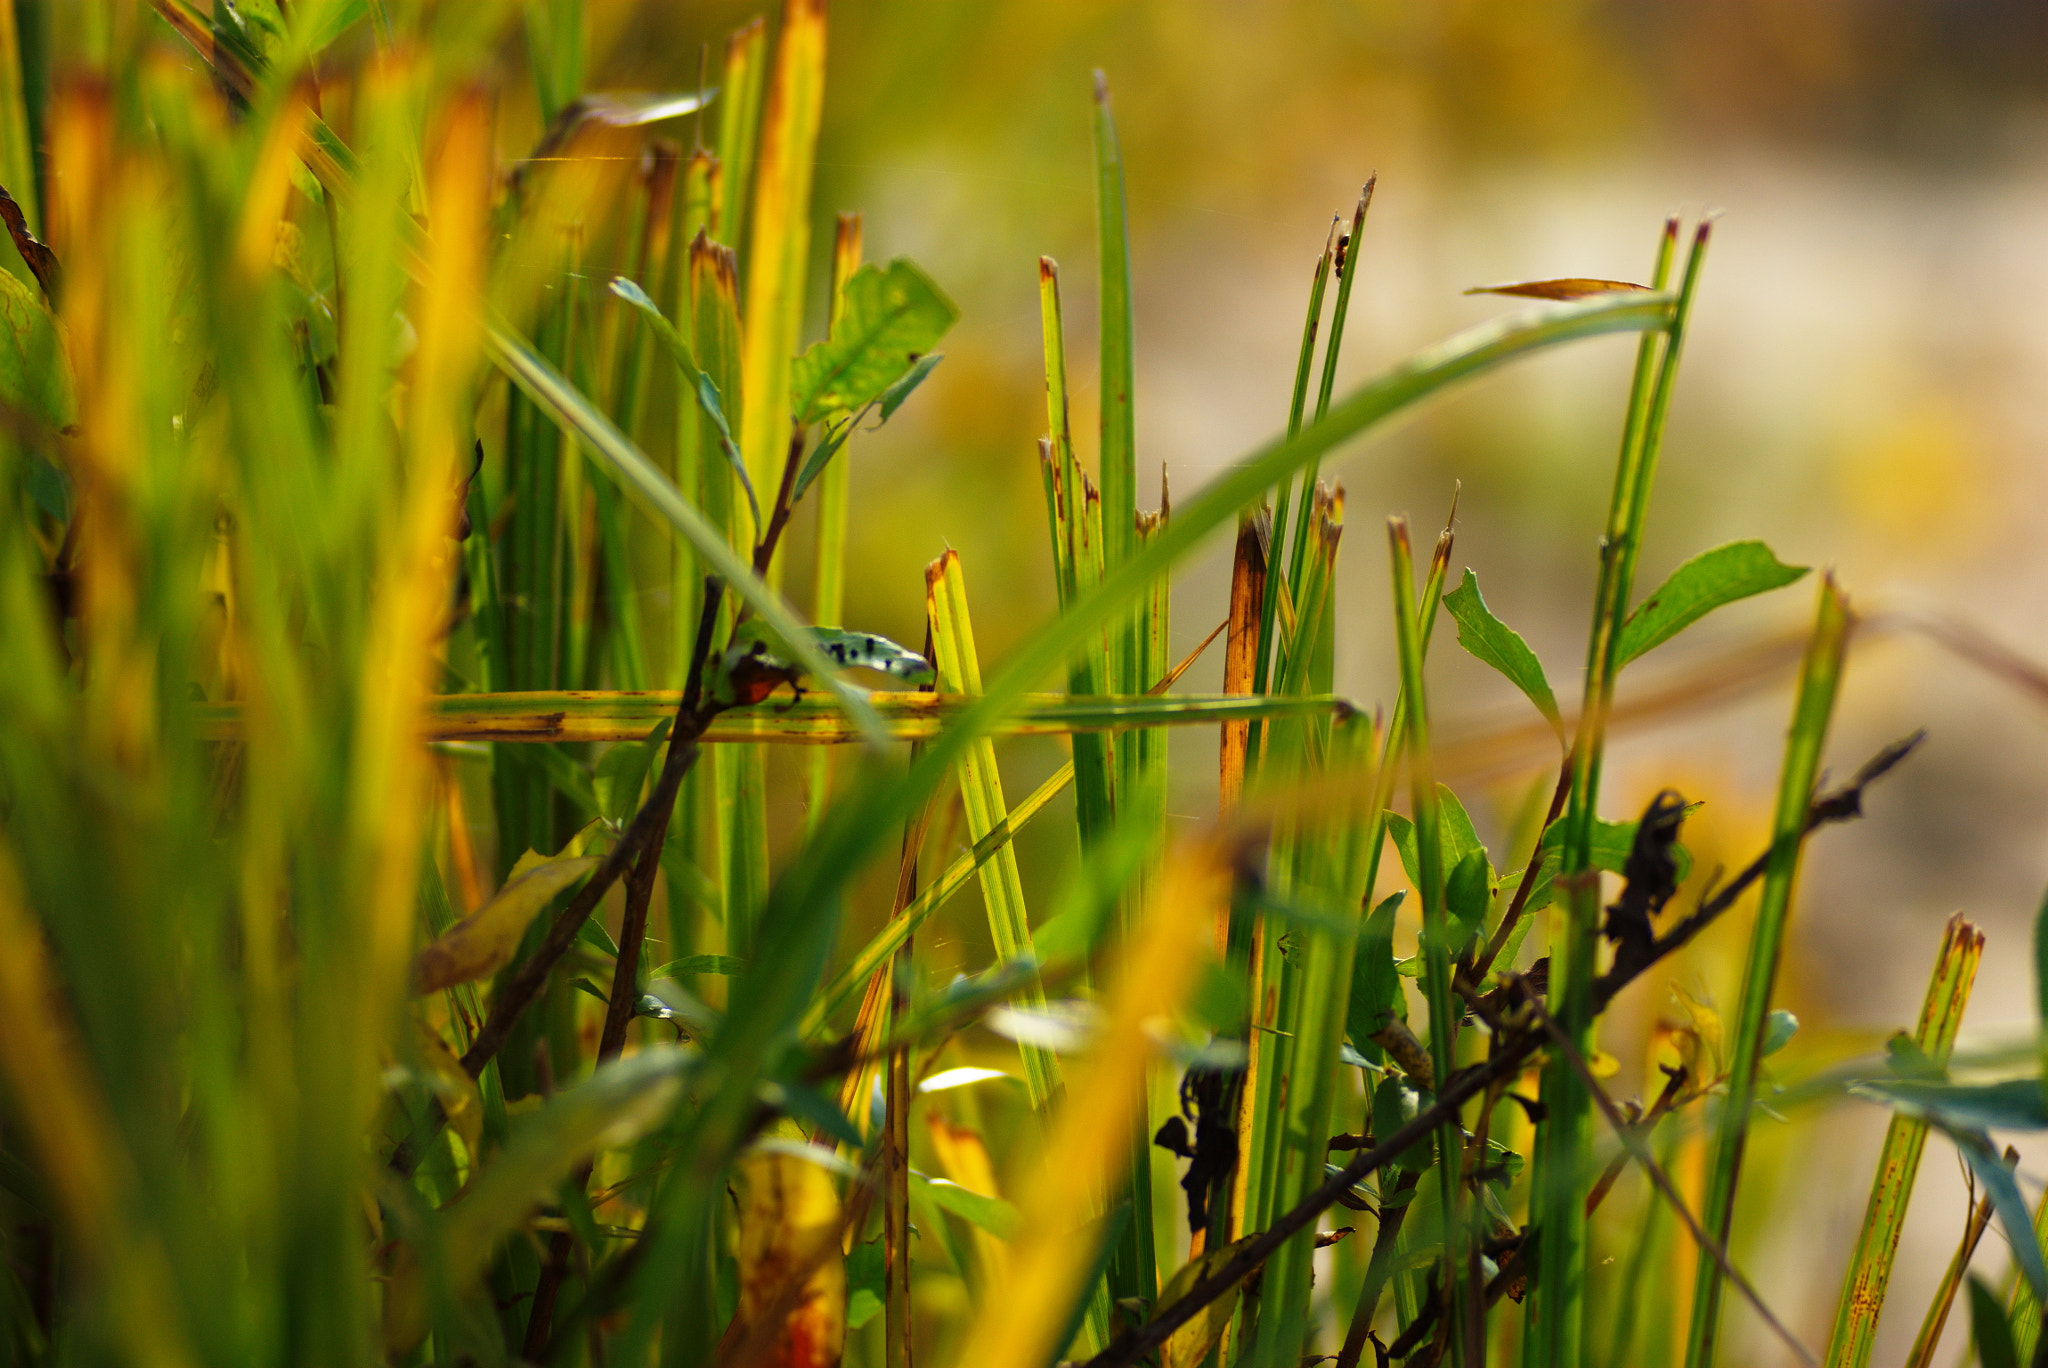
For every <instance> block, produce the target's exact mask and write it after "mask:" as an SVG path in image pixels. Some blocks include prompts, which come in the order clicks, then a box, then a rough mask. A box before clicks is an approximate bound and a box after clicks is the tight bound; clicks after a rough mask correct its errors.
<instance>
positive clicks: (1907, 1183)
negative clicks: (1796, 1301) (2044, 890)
mask: <svg viewBox="0 0 2048 1368" xmlns="http://www.w3.org/2000/svg"><path fill="white" fill-rule="evenodd" d="M1983 956H1984V933H1983V932H1981V931H1979V930H1978V929H1977V928H1976V927H1974V926H1972V925H1970V923H1968V922H1966V921H1964V920H1963V919H1962V918H1961V917H1951V918H1949V923H1948V928H1947V930H1946V931H1945V932H1944V933H1943V936H1942V941H1941V953H1940V954H1939V955H1938V956H1937V957H1936V958H1935V961H1934V978H1933V980H1932V981H1931V982H1930V983H1929V984H1928V985H1927V1000H1926V1003H1925V1004H1924V1005H1923V1006H1922V1007H1921V1009H1920V1024H1919V1026H1918V1028H1917V1029H1916V1030H1915V1031H1914V1032H1913V1043H1914V1044H1915V1045H1917V1046H1918V1047H1919V1048H1920V1050H1921V1052H1922V1053H1923V1054H1925V1055H1926V1056H1927V1057H1928V1059H1930V1060H1932V1061H1933V1062H1934V1063H1935V1064H1937V1065H1942V1064H1946V1063H1947V1061H1948V1056H1949V1052H1950V1050H1952V1049H1953V1048H1954V1046H1955V1039H1956V1032H1957V1030H1958V1029H1959V1028H1960V1027H1961V1026H1962V1021H1963V1008H1964V1007H1965V1006H1966V1005H1967V1004H1968V1002H1969V1000H1970V985H1971V984H1972V983H1973V982H1975V980H1976V977H1977V965H1978V962H1979V961H1980V960H1981V959H1982V958H1983ZM1926 1145H1927V1122H1926V1121H1924V1120H1921V1119H1918V1118H1916V1117H1910V1116H1906V1115H1903V1114H1896V1115H1894V1116H1893V1117H1892V1120H1891V1125H1890V1126H1889V1127H1887V1128H1886V1130H1885V1135H1884V1148H1883V1149H1882V1150H1880V1151H1879V1153H1878V1160H1877V1177H1876V1179H1875V1180H1874V1181H1873V1183H1872V1184H1871V1189H1870V1204H1869V1206H1868V1207H1867V1208H1866V1209H1865V1212H1864V1217H1863V1226H1862V1228H1861V1230H1860V1231H1859V1232H1858V1234H1857V1237H1856V1249H1855V1252H1854V1253H1853V1254H1852V1255H1851V1256H1850V1258H1849V1269H1848V1272H1847V1273H1846V1274H1845V1275H1844V1277H1843V1279H1842V1298H1841V1301H1840V1302H1839V1303H1838V1304H1837V1306H1836V1309H1835V1328H1834V1331H1833V1333H1832V1334H1831V1335H1830V1336H1829V1338H1828V1349H1827V1357H1826V1360H1825V1361H1826V1363H1827V1365H1828V1368H1863V1365H1865V1364H1867V1363H1869V1362H1870V1353H1871V1350H1872V1349H1873V1348H1875V1347H1876V1343H1877V1318H1878V1313H1879V1311H1881V1310H1882V1309H1883V1306H1884V1297H1885V1289H1886V1288H1887V1286H1888V1285H1889V1284H1890V1281H1891V1273H1892V1261H1893V1259H1894V1258H1896V1257H1897V1255H1898V1251H1899V1236H1900V1234H1901V1233H1903V1231H1904V1230H1905V1225H1906V1203H1907V1202H1908V1201H1909V1200H1910V1199H1911V1198H1912V1195H1913V1180H1914V1179H1915V1178H1916V1177H1917V1176H1918V1175H1919V1172H1920V1154H1921V1151H1922V1150H1923V1149H1925V1148H1926Z"/></svg>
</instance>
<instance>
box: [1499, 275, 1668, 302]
mask: <svg viewBox="0 0 2048 1368" xmlns="http://www.w3.org/2000/svg"><path fill="white" fill-rule="evenodd" d="M1649 288H1650V287H1649V286H1648V285H1637V284H1634V283H1633V282H1631V281H1626V280H1594V279H1591V278H1589V277H1586V276H1565V277H1562V278H1560V279H1557V280H1524V281H1519V282H1517V283H1515V284H1513V285H1474V286H1473V287H1472V288H1471V289H1469V290H1467V291H1465V293H1466V294H1468V295H1475V294H1497V295H1517V296H1520V297H1521V298H1523V299H1584V298H1585V297H1586V296H1587V295H1598V294H1614V293H1617V292H1621V291H1630V290H1642V291H1647V290H1648V289H1649Z"/></svg>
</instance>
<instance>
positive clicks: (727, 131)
mask: <svg viewBox="0 0 2048 1368" xmlns="http://www.w3.org/2000/svg"><path fill="white" fill-rule="evenodd" d="M767 91H768V21H767V20H765V19H754V20H752V21H750V22H749V23H746V24H744V25H742V26H741V27H740V28H738V29H735V30H734V31H733V33H732V35H731V36H730V37H728V38H727V39H726V40H725V81H724V84H723V85H722V86H721V87H720V90H719V114H718V176H717V177H716V179H715V180H714V181H713V182H712V183H711V184H712V196H711V206H710V219H709V222H710V229H711V236H713V237H715V238H717V239H718V240H719V241H720V242H724V243H730V244H738V243H741V242H744V241H746V226H747V206H748V204H749V202H750V201H749V198H748V196H749V193H750V192H751V191H752V189H753V181H754V150H755V148H756V147H757V146H758V145H759V140H760V136H761V100H762V97H763V96H764V95H766V94H767Z"/></svg>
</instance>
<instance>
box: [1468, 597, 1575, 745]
mask: <svg viewBox="0 0 2048 1368" xmlns="http://www.w3.org/2000/svg"><path fill="white" fill-rule="evenodd" d="M1444 607H1445V609H1446V610H1448V611H1449V613H1450V615H1451V619H1452V620H1453V621H1454V622H1456V623H1457V624H1458V644H1459V645H1460V646H1463V647H1464V648H1465V650H1466V651H1467V652H1468V653H1469V654H1471V655H1472V656H1474V657H1475V658H1477V659H1479V660H1482V661H1484V662H1486V663H1487V664H1488V665H1491V666H1493V668H1494V669H1496V670H1499V671H1500V672H1501V673H1502V674H1504V675H1506V676H1507V678H1508V682H1509V683H1510V684H1513V685H1514V686H1515V687H1516V688H1518V689H1520V690H1521V691H1522V693H1523V695H1524V696H1525V697H1526V698H1527V699H1528V700H1529V701H1530V702H1531V703H1534V704H1535V705H1536V711H1538V712H1540V713H1542V714H1543V716H1544V717H1545V718H1547V719H1548V720H1549V722H1550V725H1551V726H1553V727H1555V728H1556V729H1557V735H1558V739H1559V740H1563V738H1564V717H1563V716H1562V715H1561V714H1560V713H1559V712H1558V708H1557V695H1555V694H1553V693H1552V692H1551V691H1550V681H1549V679H1547V678H1546V677H1545V676H1544V674H1543V662H1542V661H1540V660H1538V659H1537V658H1536V653H1535V652H1534V651H1532V650H1530V649H1529V644H1528V643H1527V642H1525V641H1523V640H1522V638H1521V636H1520V635H1519V634H1518V633H1517V632H1516V631H1515V629H1514V628H1512V627H1510V626H1508V625H1507V624H1506V623H1505V622H1502V621H1501V620H1500V619H1499V618H1497V617H1495V616H1494V615H1493V612H1492V610H1491V609H1489V608H1488V607H1487V606H1486V600H1485V599H1484V598H1482V597H1480V594H1479V577H1478V576H1477V575H1475V574H1473V573H1472V572H1471V571H1470V570H1467V571H1466V572H1465V579H1464V582H1463V583H1461V584H1460V585H1459V586H1458V587H1457V588H1456V589H1454V590H1452V591H1451V592H1450V593H1448V594H1445V595H1444Z"/></svg>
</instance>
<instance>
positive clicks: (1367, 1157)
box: [1084, 734, 1919, 1368]
mask: <svg viewBox="0 0 2048 1368" xmlns="http://www.w3.org/2000/svg"><path fill="white" fill-rule="evenodd" d="M1918 741H1919V736H1918V735H1917V734H1916V735H1915V736H1913V737H1910V738H1908V739H1907V740H1906V741H1904V742H1900V743H1897V744H1894V745H1892V746H1888V747H1886V748H1885V749H1884V750H1883V751H1881V752H1879V753H1878V755H1877V756H1876V757H1875V758H1873V759H1872V760H1871V761H1870V762H1869V763H1868V764H1866V765H1865V766H1864V767H1863V768H1862V769H1861V770H1859V771H1857V774H1856V777H1855V778H1854V779H1853V780H1851V781H1850V783H1849V784H1848V785H1847V786H1845V787H1843V788H1841V789H1838V790H1836V791H1835V792H1833V793H1830V794H1827V795H1824V796H1823V797H1821V798H1820V799H1818V800H1816V801H1815V802H1814V804H1813V805H1812V807H1810V808H1809V809H1808V810H1807V822H1806V826H1805V828H1804V832H1811V831H1812V830H1814V828H1816V827H1818V826H1820V825H1822V824H1824V823H1826V822H1831V821H1843V820H1846V819H1848V818H1850V817H1854V816H1857V815H1859V814H1860V812H1861V807H1860V803H1861V799H1862V793H1863V788H1864V786H1865V785H1867V784H1869V783H1871V782H1872V781H1874V780H1875V779H1877V778H1878V777H1880V776H1881V775H1883V774H1884V773H1885V772H1886V771H1888V770H1890V769H1891V768H1892V767H1893V766H1894V765H1896V764H1898V762H1899V761H1900V760H1902V759H1904V758H1905V755H1906V753H1907V752H1908V751H1910V750H1911V749H1912V748H1913V746H1914V745H1916V744H1917V743H1918ZM1804 832H1802V835H1803V834H1804ZM1761 864H1762V861H1761V860H1759V862H1758V867H1760V866H1761ZM1743 886H1746V884H1745V885H1743ZM1740 892H1741V888H1740V887H1735V888H1731V889H1729V890H1724V891H1723V893H1722V894H1720V895H1717V896H1716V897H1714V898H1712V899H1710V900H1708V901H1707V902H1705V903H1703V904H1702V905H1701V907H1700V909H1699V910H1698V911H1697V912H1695V913H1694V914H1693V916H1692V917H1691V918H1688V920H1687V922H1686V923H1684V924H1681V926H1680V927H1679V928H1676V929H1674V931H1673V932H1672V933H1671V934H1669V935H1667V936H1664V937H1663V938H1661V939H1660V940H1658V941H1657V943H1656V944H1655V945H1654V946H1653V947H1652V948H1651V951H1650V953H1649V955H1648V957H1647V958H1646V959H1645V960H1644V961H1643V962H1642V963H1641V964H1640V965H1639V966H1637V967H1635V968H1634V969H1632V970H1631V971H1630V972H1629V974H1628V977H1627V978H1626V979H1624V980H1623V981H1621V982H1614V983H1610V982H1609V981H1608V980H1606V979H1602V980H1600V981H1599V984H1598V985H1597V986H1598V989H1599V992H1598V993H1597V994H1596V998H1595V1004H1596V1007H1604V1006H1605V1005H1606V1004H1607V1003H1608V1002H1609V1001H1611V1000H1612V999H1613V997H1614V994H1615V993H1617V992H1619V991H1621V989H1622V988H1624V987H1626V986H1627V984H1628V983H1629V982H1631V981H1633V980H1634V979H1635V978H1637V977H1639V976H1640V975H1642V974H1644V973H1646V972H1648V970H1649V969H1650V968H1651V967H1652V966H1654V965H1656V964H1657V963H1659V962H1661V961H1662V960H1663V959H1664V958H1665V957H1666V956H1667V955H1669V954H1671V953H1672V952H1673V951H1675V950H1677V949H1678V948H1679V947H1680V946H1681V945H1683V944H1685V942H1686V941H1688V940H1690V939H1691V938H1692V936H1693V935H1696V934H1698V931H1699V930H1700V929H1703V928H1704V926H1705V924H1706V923H1708V922H1711V921H1712V920H1713V919H1714V918H1715V917H1718V916H1719V915H1721V913H1723V912H1725V911H1727V910H1728V908H1730V907H1732V906H1733V905H1734V903H1735V900H1736V897H1737V896H1739V894H1740ZM1693 923H1698V925H1697V926H1692V924H1693ZM1688 926H1692V929H1691V930H1689V931H1688V930H1687V927H1688ZM1680 932H1685V934H1683V935H1681V934H1680ZM1546 1039H1548V1036H1547V1035H1546V1034H1545V1033H1544V1032H1543V1031H1542V1030H1540V1029H1532V1030H1527V1031H1524V1032H1522V1033H1520V1034H1519V1035H1517V1036H1514V1037H1512V1038H1502V1037H1496V1047H1495V1053H1494V1054H1493V1056H1492V1057H1491V1058H1489V1059H1488V1060H1487V1061H1486V1062H1485V1063H1484V1064H1479V1065H1474V1066H1473V1067H1471V1068H1468V1069H1465V1070H1462V1071H1460V1072H1458V1073H1454V1074H1452V1075H1451V1077H1450V1079H1449V1081H1448V1082H1447V1083H1446V1085H1445V1087H1444V1089H1443V1091H1442V1092H1441V1093H1440V1094H1439V1095H1438V1097H1437V1100H1436V1101H1435V1102H1434V1103H1432V1104H1431V1105H1430V1106H1428V1107H1425V1108H1423V1109H1422V1110H1421V1111H1419V1112H1417V1113H1416V1114H1415V1116H1414V1118H1413V1119H1411V1120H1410V1121H1409V1122H1408V1124H1406V1125H1405V1126H1402V1127H1401V1128H1400V1129H1399V1130H1397V1131H1395V1132H1394V1133H1393V1134H1391V1135H1389V1136H1388V1137H1387V1138H1386V1139H1385V1140H1383V1141H1381V1142H1380V1143H1379V1144H1378V1145H1375V1146H1374V1147H1373V1148H1372V1149H1370V1150H1367V1151H1366V1152H1365V1153H1363V1154H1361V1155H1359V1156H1358V1157H1357V1158H1356V1159H1353V1160H1352V1161H1351V1162H1350V1163H1349V1164H1346V1165H1345V1166H1344V1167H1343V1168H1342V1169H1340V1170H1338V1171H1337V1172H1336V1173H1334V1174H1332V1175H1331V1176H1330V1177H1329V1178H1328V1179H1326V1180H1325V1181H1324V1182H1323V1183H1322V1184H1321V1186H1319V1187H1317V1188H1316V1189H1315V1190H1314V1191H1312V1192H1310V1193H1309V1194H1308V1196H1307V1197H1305V1198H1303V1199H1302V1200H1301V1202H1299V1203H1298V1204H1296V1205H1295V1206H1293V1207H1291V1208H1289V1209H1288V1210H1287V1211H1285V1212H1283V1213H1282V1214H1281V1215H1280V1216H1279V1217H1278V1218H1276V1219H1275V1220H1274V1222H1273V1224H1272V1225H1270V1226H1268V1227H1267V1228H1266V1229H1265V1230H1264V1231H1262V1232H1260V1233H1259V1234H1258V1235H1255V1236H1252V1237H1250V1238H1248V1239H1246V1240H1245V1241H1244V1242H1243V1243H1242V1244H1241V1245H1240V1246H1239V1247H1238V1250H1237V1252H1236V1253H1235V1254H1233V1255H1232V1256H1231V1257H1230V1258H1229V1259H1228V1260H1226V1261H1225V1262H1224V1263H1223V1264H1222V1265H1221V1266H1220V1267H1218V1268H1217V1269H1216V1270H1215V1271H1214V1272H1212V1273H1210V1274H1209V1275H1208V1276H1207V1277H1205V1278H1202V1279H1200V1280H1198V1281H1197V1282H1196V1283H1195V1285H1194V1286H1193V1287H1191V1288H1189V1289H1188V1291H1187V1293H1186V1294H1185V1295H1183V1296H1182V1297H1181V1298H1180V1299H1179V1300H1178V1301H1176V1302H1174V1303H1173V1304H1172V1305H1171V1306H1168V1307H1165V1308H1163V1309H1162V1310H1160V1311H1159V1312H1158V1313H1157V1314H1156V1315H1154V1316H1153V1317H1152V1319H1151V1320H1150V1321H1148V1322H1146V1323H1145V1324H1144V1325H1143V1326H1140V1327H1137V1328H1135V1329H1131V1330H1127V1331H1125V1332H1124V1333H1123V1334H1121V1335H1119V1336H1117V1337H1116V1339H1115V1340H1113V1341H1112V1342H1111V1343H1110V1344H1109V1346H1108V1347H1107V1348H1105V1349H1104V1350H1103V1351H1102V1352H1101V1353H1099V1354H1097V1355H1096V1356H1095V1357H1094V1358H1091V1359H1089V1360H1088V1361H1087V1363H1086V1364H1085V1365H1084V1368H1129V1365H1132V1364H1135V1363H1137V1362H1138V1361H1139V1360H1140V1359H1142V1358H1144V1357H1145V1356H1146V1355H1147V1354H1149V1353H1151V1352H1152V1351H1153V1350H1154V1349H1157V1348H1158V1347H1159V1346H1160V1345H1162V1344H1164V1343H1165V1342H1166V1340H1167V1338H1168V1337H1169V1336H1171V1335H1172V1334H1173V1332H1174V1331H1175V1330H1178V1329H1179V1328H1180V1327H1181V1326H1183V1325H1185V1324H1186V1323H1187V1322H1188V1321H1190V1320H1192V1319H1194V1317H1195V1316H1196V1314H1197V1313H1199V1312H1200V1311H1201V1309H1202V1308H1203V1307H1205V1306H1207V1305H1208V1304H1209V1303H1210V1302H1213V1301H1215V1300H1216V1299H1217V1298H1218V1297H1220V1296H1222V1295H1223V1294H1224V1293H1226V1292H1228V1291H1229V1290H1230V1289H1231V1288H1233V1287H1235V1286H1237V1284H1238V1283H1239V1282H1240V1281H1242V1280H1243V1279H1244V1278H1245V1277H1246V1276H1247V1275H1248V1274H1249V1273H1251V1271H1252V1270H1253V1269H1255V1268H1258V1267H1259V1266H1260V1265H1261V1264H1263V1263H1264V1262H1265V1261H1266V1260H1267V1259H1268V1258H1269V1257H1271V1255H1272V1253H1273V1251H1274V1250H1276V1249H1278V1248H1279V1247H1280V1246H1281V1245H1283V1244H1285V1243H1286V1242H1287V1241H1288V1240H1289V1239H1291V1238H1293V1237H1294V1236H1295V1235H1298V1234H1300V1233H1301V1232H1302V1231H1303V1230H1306V1229H1308V1228H1309V1227H1310V1226H1311V1225H1313V1224H1314V1223H1315V1221H1316V1219H1317V1218H1318V1217H1319V1216H1321V1215H1322V1214H1323V1212H1325V1211H1327V1210H1328V1209H1329V1208H1330V1207H1332V1206H1334V1205H1335V1204H1336V1202H1337V1199H1338V1198H1339V1197H1340V1196H1342V1195H1343V1194H1345V1193H1348V1192H1349V1191H1350V1190H1351V1189H1352V1188H1354V1187H1356V1186H1357V1185H1358V1184H1359V1183H1360V1182H1361V1181H1363V1180H1364V1179H1365V1178H1366V1177H1367V1176H1368V1175H1370V1174H1372V1173H1373V1172H1375V1171H1376V1170H1378V1169H1380V1168H1382V1167H1384V1166H1386V1165H1387V1164H1390V1163H1392V1162H1393V1161H1394V1160H1396V1159H1398V1158H1399V1157H1400V1156H1401V1155H1402V1154H1403V1153H1405V1152H1406V1151H1407V1150H1408V1149H1409V1148H1410V1147H1412V1146H1413V1145H1415V1144H1417V1143H1418V1142H1420V1141H1421V1140H1422V1139H1423V1138H1424V1137H1426V1136H1427V1135H1429V1133H1430V1132H1431V1131H1433V1130H1435V1129H1437V1128H1438V1127H1440V1126H1443V1125H1444V1124H1446V1123H1447V1122H1448V1121H1450V1120H1452V1119H1453V1118H1455V1117H1456V1116H1457V1115H1458V1113H1459V1111H1460V1109H1461V1108H1462V1107H1463V1106H1464V1104H1465V1103H1466V1102H1467V1101H1469V1100H1471V1099H1472V1098H1474V1097H1476V1096H1478V1095H1479V1094H1480V1093H1482V1092H1484V1091H1486V1089H1487V1088H1489V1087H1491V1086H1492V1085H1493V1084H1494V1083H1495V1082H1497V1081H1499V1080H1502V1079H1505V1078H1510V1077H1513V1076H1514V1075H1515V1074H1516V1073H1518V1072H1520V1070H1521V1069H1522V1067H1523V1065H1524V1063H1525V1062H1526V1061H1527V1060H1528V1058H1529V1057H1530V1056H1531V1055H1532V1054H1534V1053H1535V1052H1536V1050H1537V1047H1538V1046H1540V1045H1541V1044H1543V1042H1544V1041H1545V1040H1546Z"/></svg>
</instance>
